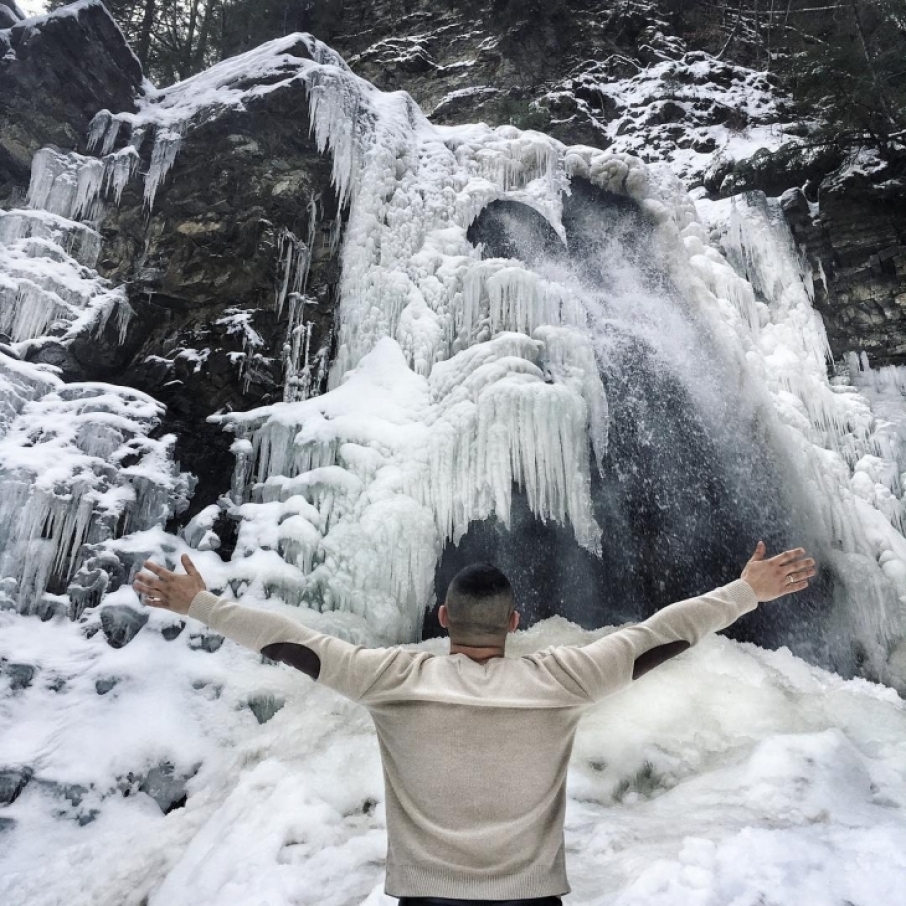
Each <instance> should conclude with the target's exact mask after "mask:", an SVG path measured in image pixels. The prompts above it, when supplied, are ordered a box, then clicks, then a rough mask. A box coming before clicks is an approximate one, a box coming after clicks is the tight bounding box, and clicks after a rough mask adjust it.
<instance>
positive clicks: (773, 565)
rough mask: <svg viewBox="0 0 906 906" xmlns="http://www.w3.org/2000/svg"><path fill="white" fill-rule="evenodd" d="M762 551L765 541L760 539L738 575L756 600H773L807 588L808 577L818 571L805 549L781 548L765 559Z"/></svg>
mask: <svg viewBox="0 0 906 906" xmlns="http://www.w3.org/2000/svg"><path fill="white" fill-rule="evenodd" d="M764 554H765V546H764V542H763V541H759V542H758V545H757V546H756V548H755V553H754V554H752V557H751V559H750V560H749V562H748V563H746V567H745V569H744V570H743V571H742V576H741V578H742V579H743V580H744V581H746V582H748V583H749V585H750V586H751V588H752V591H754V592H755V597H756V598H758V600H759V601H773V600H774V598H780V597H782V596H783V595H788V594H790V593H791V592H794V591H802V590H803V589H804V588H808V580H809V579H811V578H812V577H813V576H814V575H815V574H816V573H817V570H816V569H815V561H814V560H812V559H811V557H806V556H805V549H804V548H801V547H797V548H795V549H793V550H791V551H784V552H783V553H782V554H777V556H776V557H771V558H770V559H768V560H765V558H764Z"/></svg>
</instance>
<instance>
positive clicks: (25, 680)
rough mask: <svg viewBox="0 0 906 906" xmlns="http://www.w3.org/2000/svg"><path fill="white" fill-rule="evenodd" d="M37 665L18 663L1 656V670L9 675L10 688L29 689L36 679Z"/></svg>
mask: <svg viewBox="0 0 906 906" xmlns="http://www.w3.org/2000/svg"><path fill="white" fill-rule="evenodd" d="M36 671H37V667H35V665H34V664H16V663H13V662H11V661H7V660H6V659H5V658H0V672H2V673H5V674H6V675H7V676H8V677H9V686H10V689H12V690H13V691H15V690H16V689H27V688H28V687H29V686H30V685H31V681H32V680H33V679H34V676H35V673H36Z"/></svg>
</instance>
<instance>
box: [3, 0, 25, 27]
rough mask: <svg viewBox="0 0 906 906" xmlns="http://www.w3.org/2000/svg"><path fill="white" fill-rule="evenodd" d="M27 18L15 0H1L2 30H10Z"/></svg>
mask: <svg viewBox="0 0 906 906" xmlns="http://www.w3.org/2000/svg"><path fill="white" fill-rule="evenodd" d="M24 18H25V13H23V12H22V10H21V9H19V7H18V6H16V4H15V3H14V2H13V0H0V28H9V27H10V25H15V24H16V23H17V22H21V21H22V20H23V19H24Z"/></svg>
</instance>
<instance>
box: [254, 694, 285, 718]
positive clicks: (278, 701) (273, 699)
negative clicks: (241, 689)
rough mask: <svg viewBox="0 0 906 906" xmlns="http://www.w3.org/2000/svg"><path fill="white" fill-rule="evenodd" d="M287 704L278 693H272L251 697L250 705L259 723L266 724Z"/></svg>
mask: <svg viewBox="0 0 906 906" xmlns="http://www.w3.org/2000/svg"><path fill="white" fill-rule="evenodd" d="M284 704H285V701H284V700H283V699H282V698H280V697H279V696H277V695H273V694H270V693H266V694H262V695H253V696H250V697H249V700H248V706H249V710H250V711H251V712H252V714H254V715H255V720H257V721H258V723H259V724H266V723H267V722H268V721H269V720H270V719H271V718H272V717H273V716H274V715H275V714H276V713H277V712H278V711H279V710H280V709H281V708H282V707H283V705H284Z"/></svg>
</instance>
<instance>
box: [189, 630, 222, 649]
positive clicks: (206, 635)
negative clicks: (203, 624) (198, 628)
mask: <svg viewBox="0 0 906 906" xmlns="http://www.w3.org/2000/svg"><path fill="white" fill-rule="evenodd" d="M222 644H223V636H222V635H218V634H217V633H216V632H193V633H192V634H191V635H190V636H189V647H190V648H191V649H192V650H193V651H210V652H212V653H213V652H215V651H217V649H218V648H220V646H221V645H222Z"/></svg>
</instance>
